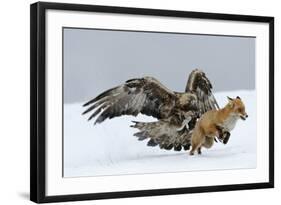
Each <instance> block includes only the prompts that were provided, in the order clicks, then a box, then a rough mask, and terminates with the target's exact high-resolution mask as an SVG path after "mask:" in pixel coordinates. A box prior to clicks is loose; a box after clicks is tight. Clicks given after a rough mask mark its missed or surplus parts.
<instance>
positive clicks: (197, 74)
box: [185, 69, 219, 116]
mask: <svg viewBox="0 0 281 205" xmlns="http://www.w3.org/2000/svg"><path fill="white" fill-rule="evenodd" d="M212 88H213V86H212V84H211V82H210V80H209V79H208V78H207V77H206V74H205V73H204V72H203V71H201V70H199V69H195V70H193V71H192V72H191V73H190V75H189V77H188V81H187V85H186V88H185V92H191V93H193V94H195V95H196V96H197V101H198V110H199V112H200V113H199V115H200V116H201V115H203V114H204V113H205V112H207V111H209V110H215V109H219V105H218V103H217V101H216V99H215V97H214V95H213V93H212Z"/></svg>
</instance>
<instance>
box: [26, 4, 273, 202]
mask: <svg viewBox="0 0 281 205" xmlns="http://www.w3.org/2000/svg"><path fill="white" fill-rule="evenodd" d="M48 9H54V10H67V11H86V12H101V13H121V14H130V15H135V14H137V15H150V16H169V17H180V18H197V19H217V20H229V21H247V22H263V23H267V24H269V44H270V46H269V51H268V52H269V104H270V107H269V181H268V182H263V183H250V184H238V185H237V184H236V185H234V184H231V185H221V186H204V187H192V188H171V189H158V190H138V191H124V192H107V193H88V194H74V195H59V196H46V188H45V187H46V178H45V176H46V166H45V164H46V153H45V151H46V147H45V146H46V127H45V123H46V121H45V117H46V93H45V89H46V81H45V73H46V67H45V65H46V59H45V49H46V47H45V35H46V30H45V25H46V10H48ZM273 187H274V18H273V17H265V16H248V15H233V14H231V15H230V14H218V13H202V12H187V11H172V10H156V9H144V8H126V7H110V6H96V5H82V4H65V3H47V2H38V3H34V4H32V5H31V7H30V200H31V201H34V202H37V203H45V202H62V201H76V200H96V199H109V198H123V197H140V196H154V195H169V194H186V193H198V192H214V191H216V192H217V191H230V190H245V189H260V188H273Z"/></svg>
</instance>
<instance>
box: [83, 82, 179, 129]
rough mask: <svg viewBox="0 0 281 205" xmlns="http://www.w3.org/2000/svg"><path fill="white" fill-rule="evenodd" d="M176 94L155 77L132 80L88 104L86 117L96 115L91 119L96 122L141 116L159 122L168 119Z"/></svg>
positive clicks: (86, 104)
mask: <svg viewBox="0 0 281 205" xmlns="http://www.w3.org/2000/svg"><path fill="white" fill-rule="evenodd" d="M175 100H176V95H175V93H174V92H172V91H170V90H169V89H168V88H166V87H165V86H163V85H162V84H161V83H160V82H159V81H157V80H156V79H155V78H152V77H144V78H139V79H131V80H128V81H126V83H125V84H123V85H120V86H117V87H115V88H112V89H109V90H107V91H105V92H103V93H101V94H100V95H98V96H97V97H96V98H94V99H92V100H90V101H89V102H87V103H85V104H84V105H83V106H85V107H88V108H87V110H86V111H84V112H83V114H86V113H89V112H90V111H92V110H94V112H93V113H92V114H91V116H90V117H89V120H91V119H92V118H94V117H96V116H97V115H99V116H98V118H97V120H96V121H95V123H101V122H103V121H104V120H105V119H107V118H109V119H111V118H113V117H117V116H121V115H133V116H136V115H138V114H139V113H142V114H145V115H148V116H153V117H156V118H158V119H162V118H166V117H167V116H169V112H170V111H171V110H172V108H173V107H174V105H175Z"/></svg>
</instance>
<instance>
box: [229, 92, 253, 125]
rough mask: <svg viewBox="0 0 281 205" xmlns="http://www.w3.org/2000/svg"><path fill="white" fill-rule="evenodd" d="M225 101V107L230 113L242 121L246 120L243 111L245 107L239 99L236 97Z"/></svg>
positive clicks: (245, 114)
mask: <svg viewBox="0 0 281 205" xmlns="http://www.w3.org/2000/svg"><path fill="white" fill-rule="evenodd" d="M227 99H228V104H227V107H228V109H230V111H231V113H232V114H233V115H235V116H237V117H240V118H241V119H242V120H246V118H247V117H248V114H247V113H246V111H245V105H244V103H243V102H242V100H241V98H240V97H239V96H237V97H236V98H230V97H227Z"/></svg>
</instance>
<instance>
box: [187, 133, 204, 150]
mask: <svg viewBox="0 0 281 205" xmlns="http://www.w3.org/2000/svg"><path fill="white" fill-rule="evenodd" d="M194 134H195V133H194ZM203 140H204V139H203ZM202 143H203V142H202V139H201V136H200V135H196V134H195V135H193V136H192V139H191V147H192V148H191V150H190V152H189V154H190V155H194V153H195V151H196V150H198V149H200V147H201V146H202Z"/></svg>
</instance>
